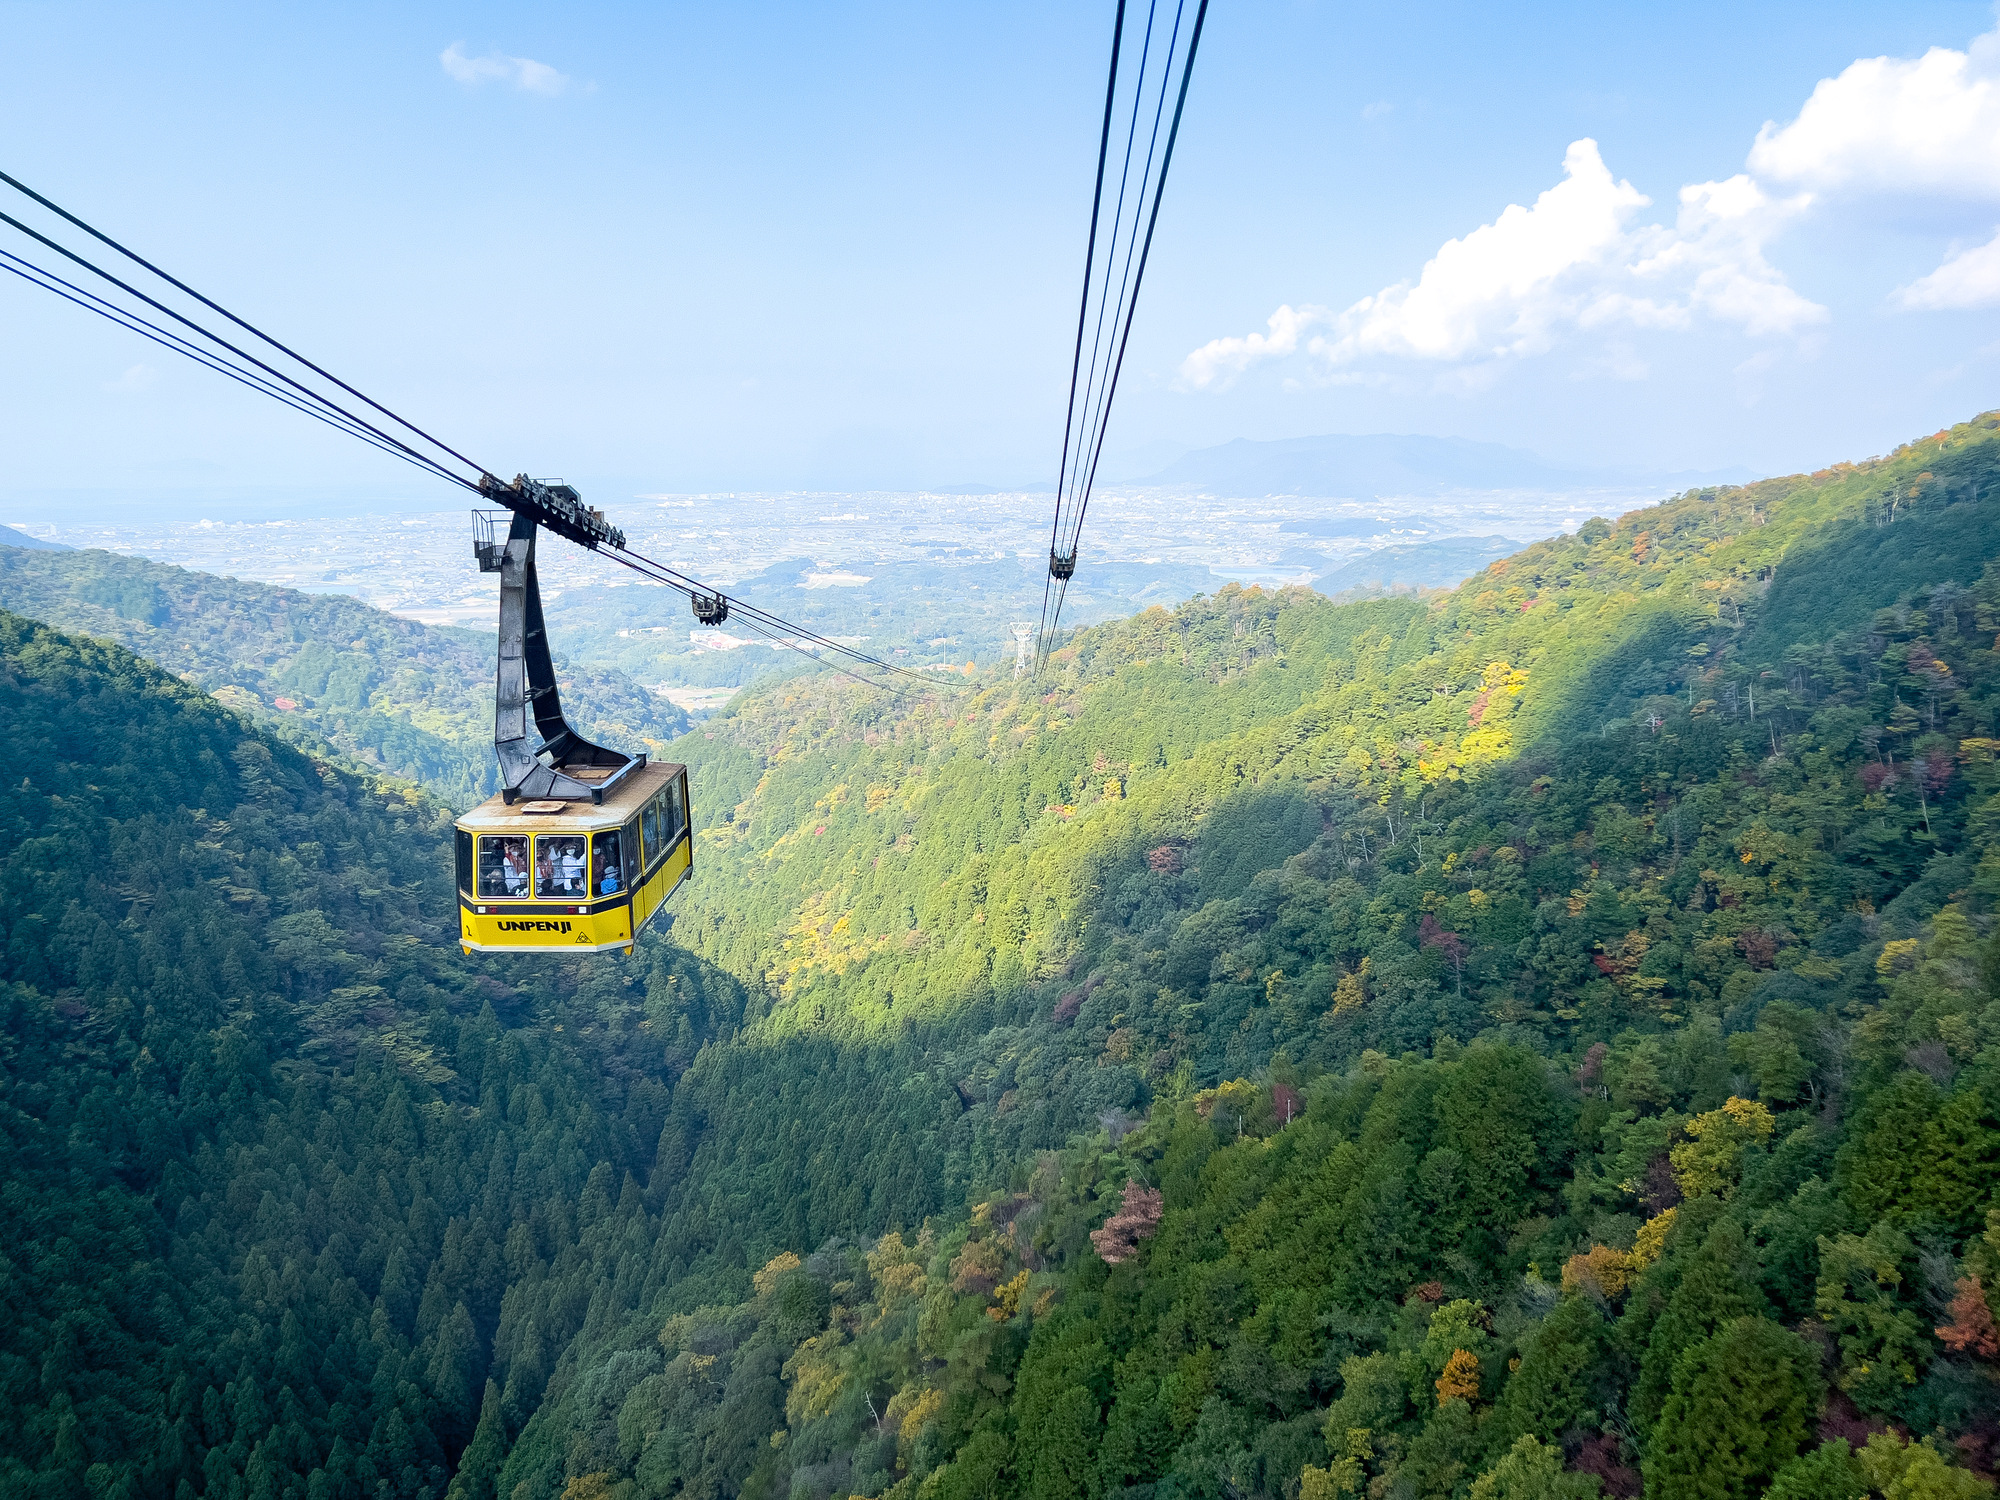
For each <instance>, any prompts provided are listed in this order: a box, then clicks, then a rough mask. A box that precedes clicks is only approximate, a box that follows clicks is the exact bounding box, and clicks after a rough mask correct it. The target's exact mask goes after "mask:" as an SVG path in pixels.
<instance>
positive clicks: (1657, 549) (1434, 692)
mask: <svg viewBox="0 0 2000 1500" xmlns="http://www.w3.org/2000/svg"><path fill="white" fill-rule="evenodd" d="M1996 426H2000V423H1996V422H1995V421H1994V420H1993V419H1981V420H1980V421H1978V422H1975V423H1969V424H1965V425H1963V426H1961V427H1958V428H1953V429H1951V430H1949V431H1947V432H1945V433H1941V434H1938V435H1936V436H1934V437H1932V438H1929V439H1925V440H1923V441H1922V442H1920V443H1917V444H1912V445H1909V446H1908V447H1906V448H1904V449H1901V450H1898V452H1897V453H1895V454H1892V455H1889V456H1888V457H1886V458H1884V459H1881V460H1874V461H1871V462H1870V463H1868V464H1864V465H1842V466H1838V467H1836V468H1834V469H1830V470H1827V471H1823V472H1822V473H1820V474H1816V475H1811V476H1796V477H1793V478H1790V479H1785V480H1774V481H1766V482H1764V483H1763V484H1760V485H1756V486H1750V487H1747V488H1744V489H1730V490H1722V491H1704V492H1697V493H1695V494H1691V495H1687V496H1683V497H1680V498H1679V499H1677V500H1675V501H1673V502H1670V503H1668V504H1667V505H1665V506H1661V507H1658V508H1655V509H1653V510H1648V511H1644V512H1640V513H1636V514H1635V515H1633V516H1629V517H1626V518H1624V519H1623V520H1622V521H1620V522H1618V523H1617V524H1615V525H1613V524H1611V523H1605V522H1592V523H1590V524H1589V525H1587V526H1586V527H1584V528H1582V529H1581V530H1580V531H1579V533H1578V534H1577V535H1576V536H1575V537H1572V538H1558V539H1553V540H1551V541H1549V542H1545V543H1540V544H1537V545H1536V546H1534V547H1531V548H1529V549H1526V550H1525V551H1524V552H1522V553H1520V554H1518V555H1517V556H1515V557H1513V558H1511V559H1508V560H1506V561H1504V562H1503V563H1498V564H1495V565H1493V566H1492V567H1491V568H1489V569H1488V570H1487V571H1486V572H1484V573H1482V574H1480V575H1478V576H1476V577H1475V578H1474V579H1472V580H1470V581H1469V582H1468V583H1467V584H1465V585H1464V586H1462V587H1461V588H1460V589H1458V590H1457V591H1455V592H1454V593H1452V594H1450V595H1446V596H1442V597H1440V598H1438V599H1435V600H1408V599H1397V600H1383V601H1376V602H1370V603H1364V604H1357V605H1349V606H1342V607H1335V606H1331V605H1328V604H1326V603H1324V602H1323V601H1318V600H1316V599H1315V598H1314V597H1312V596H1310V595H1306V594H1303V593H1283V594H1278V595H1269V594H1263V593H1259V592H1257V591H1254V590H1252V591H1239V590H1234V589H1231V590H1226V591H1224V592H1223V593H1222V594H1220V595H1218V596H1216V597H1214V598H1211V599H1206V600H1198V601H1195V602H1193V603H1191V604H1189V605H1187V606H1184V607H1183V608H1181V609H1179V610H1177V611H1174V612H1172V613H1168V612H1165V611H1149V612H1148V613H1146V614H1144V615H1140V616H1138V617H1135V618H1134V619H1132V620H1130V621H1126V622H1121V623H1119V624H1116V625H1109V626H1104V627H1099V628H1097V629H1094V630H1092V631H1089V632H1086V633H1084V634H1083V635H1081V636H1080V637H1078V638H1077V639H1076V640H1075V641H1074V642H1073V643H1072V644H1071V645H1069V646H1068V647H1066V648H1065V649H1064V650H1063V651H1062V652H1061V653H1059V655H1058V657H1057V661H1056V667H1057V675H1056V677H1055V678H1054V679H1053V680H1048V681H1043V682H1041V683H1037V684H1015V683H1013V682H1011V681H986V680H981V681H976V682H975V683H973V685H972V686H971V688H970V689H969V690H967V691H962V692H959V693H955V694H950V693H944V692H940V693H938V694H935V695H930V696H927V697H925V698H922V699H920V700H919V701H916V702H896V703H882V702H879V701H876V700H871V699H868V698H864V697H862V696H859V695H856V694H851V693H844V692H841V691H839V690H836V689H834V688H833V687H832V686H831V685H830V684H829V683H828V682H826V681H825V680H823V679H810V680H798V681H792V682H789V683H785V684H782V685H780V686H778V687H776V688H775V689H772V690H770V691H768V692H766V693H762V694H755V695H752V696H751V697H750V698H749V699H748V700H747V701H746V702H745V703H744V704H743V706H742V707H741V708H740V709H739V710H738V711H737V712H735V713H734V714H732V715H731V716H729V717H727V718H725V719H722V720H718V721H714V722H712V723H711V724H710V725H708V726H706V727H705V728H704V729H703V730H701V731H698V732H697V733H695V734H693V735H691V736H689V737H687V738H686V739H685V740H684V741H682V744H681V748H680V750H679V751H677V753H679V754H681V755H683V756H684V757H685V758H686V759H687V760H688V761H689V763H690V764H691V765H692V766H693V767H694V769H695V775H696V786H697V803H698V811H699V812H700V814H701V816H702V820H703V826H702V828H701V833H700V846H699V852H698V856H697V877H696V882H695V884H694V886H693V887H692V888H691V890H690V892H689V893H688V895H687V896H684V897H683V898H682V899H683V901H684V903H685V904H684V907H683V909H682V910H681V911H680V913H679V915H678V917H677V920H676V923H675V926H674V929H673V932H672V934H671V938H670V940H660V939H657V938H654V939H648V940H647V941H645V942H643V943H642V944H641V949H640V953H639V955H638V956H637V957H636V959H635V960H633V961H631V962H629V963H616V962H614V963H604V962H597V963H581V962H578V961H573V960H567V961H558V962H555V963H553V964H547V965H542V964H530V963H528V962H526V961H522V962H520V963H509V962H498V961H485V960H483V961H480V962H478V963H473V962H470V961H468V960H465V959H464V958H462V957H461V956H460V955H459V954H458V953H457V951H456V949H455V948H454V947H451V946H448V938H447V937H446V933H447V931H448V929H446V928H445V926H444V924H445V923H446V922H448V921H450V920H451V912H450V904H451V898H450V895H449V892H448V890H447V889H446V887H445V882H446V878H447V877H446V876H445V874H444V871H445V869H446V863H447V862H446V860H445V858H444V846H443V844H442V841H441V840H442V831H443V829H444V827H445V822H444V820H443V818H442V817H441V815H440V813H439V811H438V809H437V807H436V805H435V804H434V803H432V802H430V801H429V800H428V799H427V798H426V797H424V796H423V795H422V794H420V793H418V792H416V791H414V790H413V789H409V788H406V787H403V786H400V785H397V784H395V783H391V782H387V781H373V780H369V779H368V778H366V777H362V776H358V775H356V774H354V773H352V772H349V771H347V770H343V769H342V768H341V767H340V766H339V765H336V764H334V763H332V762H330V761H327V760H324V759H319V760H316V759H314V758H313V757H312V756H310V755H308V754H305V753H303V752H302V751H300V750H297V749H294V748H292V747H290V746H287V745H286V744H284V743H282V742H280V741H276V740H273V739H271V738H270V737H269V736H268V735H267V734H266V733H264V732H263V731H261V730H260V729H258V728H256V727H253V726H251V725H247V724H246V723H245V722H244V721H242V720H240V719H238V718H236V717H234V716H233V715H232V714H231V713H229V712H228V711H226V710H225V709H223V708H222V707H220V706H219V705H217V704H216V703H215V702H214V701H213V700H210V699H207V698H205V697H203V696H202V695H201V694H200V693H199V692H197V691H195V690H194V689H192V688H190V687H189V686H187V685H185V684H183V683H181V682H179V681H177V680H175V679H174V678H172V677H170V676H166V675H163V674H162V673H160V672H159V671H157V670H155V669H154V668H152V667H150V666H148V665H147V664H146V663H144V662H141V661H139V660H136V659H134V658H133V657H131V656H128V655H126V654H125V653H123V652H122V651H120V650H118V649H117V648H115V647H111V646H107V645H103V644H99V643H94V642H89V641H84V640H79V639H77V638H75V637H70V636H64V635H61V634H58V633H57V632H55V631H52V630H49V629H47V628H45V627H42V626H38V625H35V624H32V623H30V622H27V621H22V620H18V619H14V618H12V617H9V618H7V619H5V620H4V621H0V668H3V669H4V670H5V672H6V673H7V674H8V680H7V684H6V689H5V691H6V693H7V697H8V701H9V703H10V705H19V707H20V711H19V712H17V713H13V714H10V715H9V716H8V717H7V719H6V720H5V722H4V723H0V742H4V745H5V748H6V749H7V750H8V751H9V752H11V754H10V756H9V761H8V763H9V764H10V765H18V766H23V767H28V768H31V769H30V771H29V774H28V775H27V777H26V779H25V780H23V781H22V783H21V784H20V785H19V786H17V787H12V788H8V789H6V790H5V791H4V793H0V815H4V816H5V817H6V819H7V826H8V830H9V836H10V842H9V844H8V846H7V847H8V849H9V850H10V853H9V855H8V858H9V859H10V861H12V863H13V866H14V868H13V871H12V873H13V875H14V878H13V879H12V880H10V881H9V882H8V883H7V885H6V891H7V896H6V898H5V899H6V902H7V905H6V907H5V921H6V942H7V954H8V958H7V968H6V970H5V978H6V981H7V983H8V989H7V991H6V994H7V1002H6V1003H7V1004H8V1006H9V1024H8V1028H7V1033H6V1036H7V1046H8V1053H7V1058H6V1070H5V1074H4V1089H5V1092H4V1094H0V1122H4V1139H5V1142H6V1144H5V1146H4V1149H5V1150H6V1152H7V1159H6V1167H5V1171H4V1188H0V1191H4V1192H5V1193H6V1195H7V1211H8V1216H9V1223H10V1224H13V1225H18V1226H20V1233H19V1234H18V1236H17V1237H16V1242H10V1243H9V1244H8V1245H7V1246H6V1248H5V1252H4V1253H5V1256H6V1259H5V1261H4V1263H0V1276H4V1277H5V1278H6V1281H7V1285H6V1289H5V1290H6V1294H7V1302H8V1305H9V1306H10V1307H16V1308H23V1309H27V1311H26V1312H25V1313H23V1314H22V1315H21V1316H19V1317H18V1318H17V1319H16V1320H15V1322H14V1323H13V1325H12V1326H10V1327H9V1329H8V1330H7V1333H6V1335H5V1339H4V1347H3V1348H0V1400H4V1401H5V1402H6V1403H7V1412H6V1415H7V1416H9V1417H11V1418H12V1419H13V1420H11V1421H9V1422H7V1423H6V1426H5V1429H4V1436H0V1484H4V1485H6V1486H8V1488H9V1490H10V1492H11V1491H13V1490H16V1489H18V1490H20V1491H21V1492H23V1493H29V1492H32V1493H36V1494H42V1493H47V1494H50V1495H55V1494H62V1495H65V1496H75V1497H77V1500H81V1497H82V1496H83V1495H85V1494H86V1493H87V1494H90V1495H93V1496H94V1495H98V1494H108V1493H111V1492H113V1491H117V1492H119V1493H121V1494H129V1495H132V1496H139V1495H153V1494H160V1495H166V1494H169V1493H171V1494H173V1495H175V1496H176V1500H181V1494H180V1492H181V1487H182V1486H183V1485H185V1486H186V1487H187V1492H188V1500H192V1497H193V1496H196V1495H200V1496H209V1495H214V1496H217V1497H221V1496H224V1495H229V1496H232V1497H233V1496H235V1495H237V1494H239V1493H241V1494H242V1495H246V1496H255V1497H257V1500H264V1497H266V1496H271V1497H279V1496H292V1495H294V1494H296V1495H298V1496H303V1497H314V1500H349V1497H352V1500H360V1497H364V1496H366V1497H373V1496H377V1495H398V1496H402V1495H407V1496H410V1497H413V1500H414V1497H417V1496H420V1495H424V1494H426V1492H428V1495H429V1497H430V1500H444V1497H445V1496H446V1495H447V1494H448V1493H449V1494H450V1495H451V1496H454V1497H456V1500H491V1497H504V1500H555V1497H557V1496H559V1495H560V1496H564V1497H566V1500H596V1497H598V1496H600V1495H602V1496H607V1497H614V1500H652V1497H655V1496H670V1495H677V1494H683V1493H685V1494H690V1495H717V1496H720V1495H734V1494H750V1495H803V1496H815V1497H817V1496H830V1495H845V1494H857V1493H858V1494H866V1495H871V1496H872V1495H879V1494H883V1493H894V1494H895V1495H896V1496H898V1497H899V1500H905V1497H910V1496H917V1495H923V1496H956V1495H987V1494H1021V1495H1026V1496H1036V1497H1041V1496H1057V1495H1061V1496H1071V1495H1076V1496H1100V1495H1103V1496H1110V1495H1133V1496H1138V1495H1148V1496H1152V1497H1154V1500H1161V1497H1165V1496H1168V1495H1174V1496H1186V1495H1216V1496H1221V1495H1270V1496H1285V1497H1291V1496H1298V1495H1304V1496H1312V1497H1319V1496H1333V1495H1343V1494H1353V1495H1359V1494H1362V1493H1364V1492H1365V1493H1368V1494H1370V1495H1374V1494H1384V1495H1387V1494H1409V1495H1477V1496H1500V1495H1516V1494H1518V1495H1530V1494H1533V1495H1558V1494H1560V1495H1571V1494H1575V1495H1589V1494H1597V1493H1600V1492H1603V1493H1614V1494H1632V1493H1636V1491H1637V1489H1638V1487H1639V1486H1640V1485H1641V1484H1643V1485H1644V1487H1645V1489H1646V1491H1647V1492H1648V1493H1649V1494H1659V1495H1681V1494H1687V1495H1696V1494H1699V1495H1704V1496H1706V1495H1718V1496H1720V1495H1727V1496H1738V1495H1741V1496H1746V1497H1747V1496H1754V1495H1762V1494H1767V1493H1768V1494H1774V1495H1809V1494H1810V1495H1819V1494H1851V1495H1857V1496H1858V1495H1864V1494H1875V1493H1880V1494H1885V1495H1887V1494H1895V1495H1904V1494H1909V1495H1918V1494H1922V1495H1931V1494H1936V1495H1965V1496H1973V1495H1977V1494H1983V1493H1987V1492H1988V1490H1989V1488H1990V1485H1989V1483H1988V1479H1987V1478H1986V1477H1983V1476H1990V1473H1991V1469H1992V1465H1993V1462H1994V1459H1995V1456H1996V1451H1995V1442H1996V1435H1997V1434H1996V1427H1995V1412H1996V1410H2000V1400H1996V1389H2000V1387H1996V1364H1995V1359H1996V1355H2000V1338H1996V1335H1995V1331H1994V1330H1995V1320H1994V1314H1995V1311H1996V1307H2000V1298H1996V1296H1995V1290H1996V1279H1997V1278H2000V1216H1996V1199H1995V1194H1996V1189H2000V1078H1996V1073H1995V1061H1996V1058H2000V1051H1996V1044H2000V1002H1997V1001H1996V994H2000V983H1996V981H2000V945H1996V940H1995V937H1994V928H1993V923H1992V919H1991V911H1992V904H1993V899H1994V896H1995V892H1996V881H2000V854H1996V853H1995V844H1994V837H1995V828H1996V826H2000V802H1996V801H1995V800H1994V798H1995V796H1996V793H2000V770H1996V769H1995V765H1994V752H1995V750H1996V748H2000V743H1996V742H2000V729H1996V724H1995V722H1994V719H1995V711H1996V705H1995V701H1994V685H1995V682H1996V679H2000V658H1996V655H1995V652H1994V650H1993V647H1994V645H1995V644H1996V631H2000V576H1989V574H1988V571H1987V564H1988V563H1989V562H1990V561H1991V560H1993V559H1994V558H1996V557H2000V546H1996V545H1994V542H1995V541H1996V540H2000V538H1993V537H1990V536H1989V535H1988V529H1989V528H1990V527H1992V526H1994V525H1996V524H2000V507H1996V505H1995V503H1994V502H1993V501H1992V500H1990V499H1989V498H1988V496H1989V494H1990V493H1991V490H1992V483H1991V481H1992V479H1993V477H1994V475H1995V471H1996V470H1997V469H2000V462H1996V460H2000V447H1996V446H1995V445H1996V442H2000V438H1997V437H1996V432H1995V429H1996Z"/></svg>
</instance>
